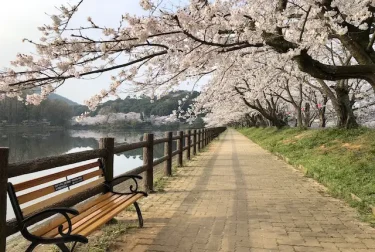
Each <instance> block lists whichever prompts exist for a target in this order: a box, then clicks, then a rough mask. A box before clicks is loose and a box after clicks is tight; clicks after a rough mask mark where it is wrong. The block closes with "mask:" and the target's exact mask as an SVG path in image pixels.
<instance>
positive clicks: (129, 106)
mask: <svg viewBox="0 0 375 252" xmlns="http://www.w3.org/2000/svg"><path fill="white" fill-rule="evenodd" d="M198 95H199V92H197V91H194V92H189V91H184V90H179V91H175V92H171V93H169V94H167V95H165V96H163V97H161V98H160V99H155V100H154V101H153V102H152V101H151V99H150V97H147V96H142V97H136V98H134V97H130V96H128V97H126V98H125V99H117V100H110V101H107V102H104V103H103V104H100V105H99V106H98V108H97V109H96V110H95V111H93V112H91V114H90V115H91V116H95V115H97V114H108V113H129V112H135V113H141V114H144V115H145V116H147V117H148V116H151V115H155V116H167V115H170V114H172V111H173V110H177V108H178V101H179V100H180V101H182V100H183V99H184V100H185V101H183V102H182V104H181V108H182V109H183V110H185V111H186V110H187V108H188V107H189V106H190V105H191V104H192V103H193V100H194V99H195V98H196V97H197V96H198Z"/></svg>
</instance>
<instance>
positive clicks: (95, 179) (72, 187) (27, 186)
mask: <svg viewBox="0 0 375 252" xmlns="http://www.w3.org/2000/svg"><path fill="white" fill-rule="evenodd" d="M104 181H105V179H104V172H103V165H102V163H101V161H100V160H98V161H96V162H92V163H89V164H85V165H81V166H78V167H75V168H70V169H67V170H64V171H60V172H56V173H52V174H49V175H46V176H42V177H38V178H34V179H31V180H28V181H24V182H21V183H18V184H14V185H13V184H12V183H8V194H9V198H10V201H11V203H12V206H13V210H14V213H15V215H16V218H17V220H18V221H22V219H23V216H27V215H29V214H31V213H34V212H37V211H39V210H41V209H45V208H48V206H52V205H54V204H56V203H57V202H62V201H64V200H65V199H68V198H70V197H72V196H74V195H76V194H77V193H80V192H83V191H85V190H88V189H90V188H92V187H95V186H97V185H99V184H101V183H103V182H104Z"/></svg>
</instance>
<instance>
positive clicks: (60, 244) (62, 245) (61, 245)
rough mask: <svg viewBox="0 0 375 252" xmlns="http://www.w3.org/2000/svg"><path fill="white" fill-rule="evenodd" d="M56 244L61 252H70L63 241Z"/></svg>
mask: <svg viewBox="0 0 375 252" xmlns="http://www.w3.org/2000/svg"><path fill="white" fill-rule="evenodd" d="M56 246H57V247H59V249H60V250H61V251H62V252H71V251H70V249H68V247H67V246H66V245H65V244H64V243H58V244H56Z"/></svg>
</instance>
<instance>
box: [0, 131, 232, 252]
mask: <svg viewBox="0 0 375 252" xmlns="http://www.w3.org/2000/svg"><path fill="white" fill-rule="evenodd" d="M225 129H226V128H224V127H221V128H208V129H198V130H188V131H185V132H183V131H179V132H177V134H176V135H173V132H166V133H165V136H164V138H160V139H154V134H145V135H144V137H143V141H141V142H137V143H131V144H122V145H116V146H115V145H114V138H102V139H100V142H99V149H96V150H89V151H82V152H77V153H71V154H64V155H60V156H53V157H46V158H39V159H36V160H32V161H27V162H20V163H8V155H9V149H8V148H0V206H1V207H0V252H5V246H6V237H8V236H10V235H12V234H15V233H16V232H18V231H19V227H18V225H17V222H16V221H15V220H14V219H12V220H9V221H7V220H6V209H7V206H6V204H7V191H6V184H7V182H8V178H13V177H17V176H21V175H25V174H30V173H34V172H39V171H44V170H49V169H53V168H56V167H60V166H64V165H70V164H74V163H78V162H82V161H87V160H90V159H97V158H101V159H102V162H103V164H104V165H105V167H106V169H105V177H106V180H108V181H110V180H112V179H113V177H114V175H113V171H114V165H113V162H114V155H115V154H119V153H122V152H126V151H130V150H135V149H139V148H143V165H142V166H140V167H138V168H135V169H133V170H131V171H128V172H126V173H123V174H121V175H126V174H133V175H136V174H140V173H144V177H143V181H144V187H145V189H146V190H147V191H149V192H150V191H153V187H154V167H155V166H156V165H159V164H161V163H163V162H165V164H164V174H165V175H166V176H171V175H172V159H173V157H174V156H176V155H178V158H177V165H178V166H182V165H183V156H184V155H183V154H184V151H186V152H185V153H186V158H187V159H188V160H189V159H190V158H191V155H192V154H193V155H195V154H197V152H198V151H200V150H201V149H202V148H204V147H205V146H206V145H207V144H208V143H209V142H211V141H212V140H213V139H214V138H215V137H217V136H218V135H219V134H220V133H222V132H223V131H225ZM173 141H177V149H176V150H175V151H173V148H172V144H173ZM162 143H164V156H163V157H161V158H159V159H157V160H154V156H153V155H154V154H153V149H154V145H156V144H162ZM184 143H185V144H184ZM191 149H193V153H191ZM121 175H119V176H121ZM121 182H122V181H119V182H118V183H121ZM104 191H105V187H104V185H99V186H96V187H94V188H93V189H91V190H88V191H85V192H82V193H79V194H77V195H74V196H72V197H71V198H69V199H68V200H65V201H63V202H57V203H56V204H55V205H53V207H61V206H65V207H70V206H73V205H75V204H77V203H79V202H81V201H83V200H85V199H87V198H90V197H92V196H95V195H97V194H99V193H102V192H104ZM34 223H36V222H34Z"/></svg>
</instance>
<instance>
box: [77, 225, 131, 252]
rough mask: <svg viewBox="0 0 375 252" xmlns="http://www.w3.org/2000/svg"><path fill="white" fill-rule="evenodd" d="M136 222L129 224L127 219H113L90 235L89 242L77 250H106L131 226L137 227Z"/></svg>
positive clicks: (87, 251)
mask: <svg viewBox="0 0 375 252" xmlns="http://www.w3.org/2000/svg"><path fill="white" fill-rule="evenodd" d="M136 227H137V225H136V224H129V223H128V222H126V221H118V220H116V219H112V220H111V221H110V222H108V223H106V224H105V225H104V226H103V227H101V228H100V233H98V234H97V235H93V236H90V238H89V242H88V243H87V244H84V245H80V246H78V247H77V252H80V251H82V252H83V251H86V252H106V251H109V247H110V245H111V244H113V242H114V241H115V240H116V239H118V238H119V237H120V236H121V235H123V234H125V233H126V232H127V231H128V230H129V229H130V228H136Z"/></svg>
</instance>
